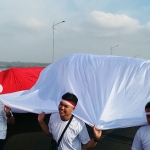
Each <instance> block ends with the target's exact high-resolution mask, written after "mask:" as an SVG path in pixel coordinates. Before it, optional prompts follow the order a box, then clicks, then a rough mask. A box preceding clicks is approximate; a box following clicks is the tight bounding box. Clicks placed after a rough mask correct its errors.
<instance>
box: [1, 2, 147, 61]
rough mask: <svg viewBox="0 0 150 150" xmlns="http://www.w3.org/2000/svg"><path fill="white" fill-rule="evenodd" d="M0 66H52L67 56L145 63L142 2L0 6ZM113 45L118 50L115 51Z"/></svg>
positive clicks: (144, 11) (22, 3)
mask: <svg viewBox="0 0 150 150" xmlns="http://www.w3.org/2000/svg"><path fill="white" fill-rule="evenodd" d="M0 11H1V14H0V53H1V55H0V61H24V62H50V63H51V62H52V52H53V29H52V25H53V23H58V22H61V21H63V20H65V22H64V23H61V24H58V25H56V26H55V28H56V30H55V31H54V41H55V42H54V48H55V49H54V60H55V61H56V60H58V59H60V58H62V57H64V56H66V55H69V54H72V53H91V54H97V55H110V54H111V47H113V49H112V54H113V55H119V56H126V57H141V58H144V59H150V50H149V48H150V36H149V35H150V15H149V13H150V2H149V1H148V0H132V1H131V0H126V1H121V0H111V1H110V0H21V1H20V0H1V1H0ZM116 45H119V46H118V47H115V46H116Z"/></svg>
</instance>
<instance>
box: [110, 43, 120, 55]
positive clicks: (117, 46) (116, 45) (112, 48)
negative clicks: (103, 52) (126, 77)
mask: <svg viewBox="0 0 150 150" xmlns="http://www.w3.org/2000/svg"><path fill="white" fill-rule="evenodd" d="M118 46H119V45H116V46H111V48H110V50H111V55H112V51H113V48H115V47H118Z"/></svg>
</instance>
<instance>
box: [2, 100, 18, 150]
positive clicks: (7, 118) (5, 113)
mask: <svg viewBox="0 0 150 150" xmlns="http://www.w3.org/2000/svg"><path fill="white" fill-rule="evenodd" d="M7 122H8V123H9V124H14V122H15V118H14V117H13V114H12V112H11V109H10V108H9V107H7V106H4V104H3V103H1V102H0V150H2V149H3V146H4V143H5V138H6V134H7Z"/></svg>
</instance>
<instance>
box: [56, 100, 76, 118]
mask: <svg viewBox="0 0 150 150" xmlns="http://www.w3.org/2000/svg"><path fill="white" fill-rule="evenodd" d="M58 110H59V115H60V116H61V117H64V116H68V115H70V114H71V113H72V111H73V110H74V107H72V106H70V105H68V104H66V103H65V102H62V101H61V102H60V104H59V106H58Z"/></svg>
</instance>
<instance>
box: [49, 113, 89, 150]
mask: <svg viewBox="0 0 150 150" xmlns="http://www.w3.org/2000/svg"><path fill="white" fill-rule="evenodd" d="M67 123H68V121H62V120H61V118H60V115H59V113H53V114H52V115H51V116H50V120H49V124H48V126H49V131H50V132H51V133H52V134H53V138H54V139H55V140H56V142H58V140H59V138H60V136H61V133H62V132H63V130H64V128H65V126H66V125H67ZM89 141H90V137H89V134H88V132H87V128H86V126H85V123H84V122H83V121H82V120H80V119H78V118H76V117H75V116H74V117H73V119H72V121H71V123H70V124H69V126H68V128H67V130H66V132H65V133H64V135H63V138H62V139H61V142H60V145H59V150H81V143H82V144H86V143H88V142H89Z"/></svg>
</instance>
